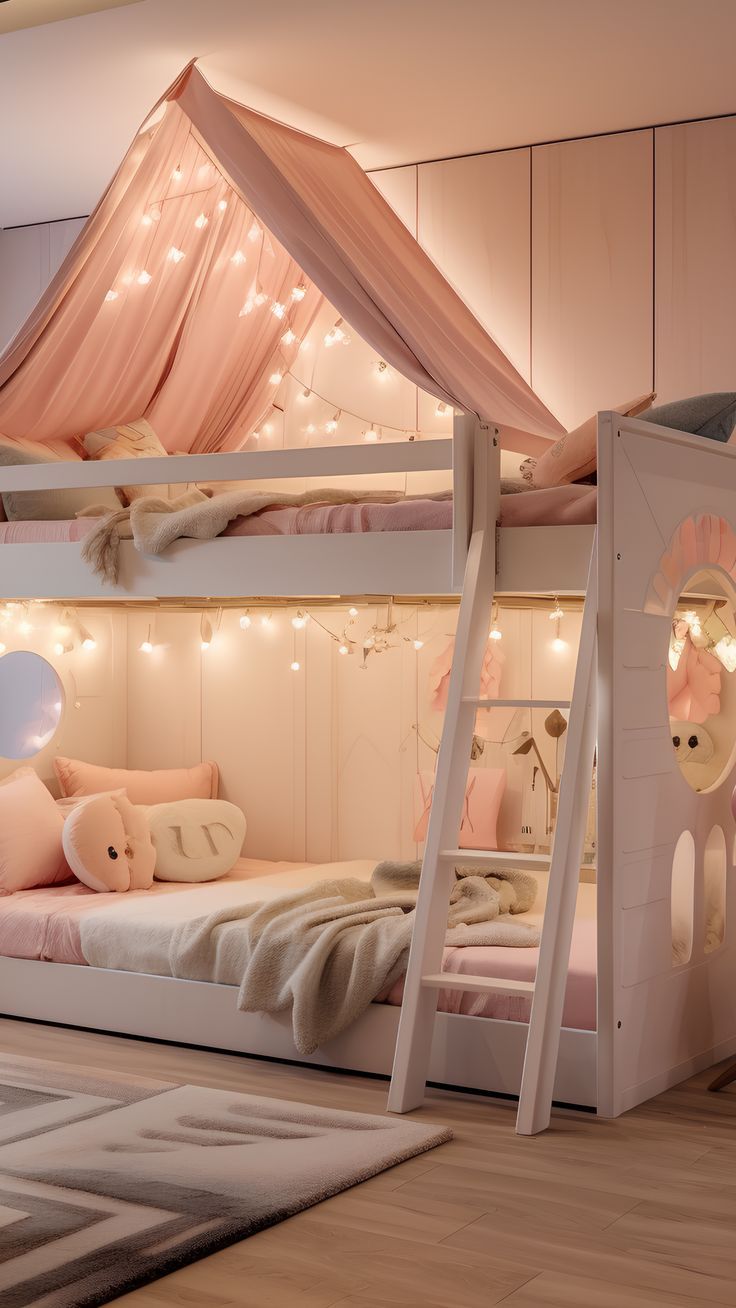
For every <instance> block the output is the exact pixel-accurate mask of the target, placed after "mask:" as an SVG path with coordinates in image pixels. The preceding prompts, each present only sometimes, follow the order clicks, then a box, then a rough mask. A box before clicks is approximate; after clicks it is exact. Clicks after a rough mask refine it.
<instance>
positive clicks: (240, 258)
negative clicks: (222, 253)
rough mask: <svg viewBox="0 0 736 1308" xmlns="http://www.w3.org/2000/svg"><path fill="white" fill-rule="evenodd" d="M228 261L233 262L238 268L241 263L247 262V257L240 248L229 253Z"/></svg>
mask: <svg viewBox="0 0 736 1308" xmlns="http://www.w3.org/2000/svg"><path fill="white" fill-rule="evenodd" d="M230 262H231V263H234V264H235V267H236V268H240V267H241V266H242V264H244V263H246V262H247V258H246V255H244V254H243V251H242V250H236V251H235V254H231V255H230Z"/></svg>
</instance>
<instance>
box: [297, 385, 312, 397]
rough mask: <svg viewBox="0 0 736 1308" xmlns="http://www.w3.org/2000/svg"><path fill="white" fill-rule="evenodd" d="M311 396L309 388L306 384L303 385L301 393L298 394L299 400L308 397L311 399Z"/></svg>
mask: <svg viewBox="0 0 736 1308" xmlns="http://www.w3.org/2000/svg"><path fill="white" fill-rule="evenodd" d="M311 398H312V392H311V391H310V389H309V387H308V386H305V387H304V390H303V391H302V393H301V395H300V396H299V399H300V400H309V399H311Z"/></svg>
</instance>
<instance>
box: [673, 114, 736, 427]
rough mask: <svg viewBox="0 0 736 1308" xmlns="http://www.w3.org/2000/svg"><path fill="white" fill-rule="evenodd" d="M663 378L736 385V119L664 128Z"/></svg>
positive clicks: (690, 389)
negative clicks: (735, 310)
mask: <svg viewBox="0 0 736 1308" xmlns="http://www.w3.org/2000/svg"><path fill="white" fill-rule="evenodd" d="M655 175H656V205H655V215H656V221H655V260H656V263H655V266H656V300H655V303H656V381H657V392H658V399H659V400H661V401H662V402H663V403H665V402H666V401H668V400H674V399H678V398H679V397H680V396H683V395H697V394H699V393H700V392H703V391H725V390H734V389H736V362H735V356H736V316H735V315H734V304H735V303H736V118H724V119H718V120H714V121H712V122H705V123H686V124H683V125H681V126H679V127H663V128H658V129H657V133H656V167H655Z"/></svg>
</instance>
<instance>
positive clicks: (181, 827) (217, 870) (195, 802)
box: [140, 799, 246, 881]
mask: <svg viewBox="0 0 736 1308" xmlns="http://www.w3.org/2000/svg"><path fill="white" fill-rule="evenodd" d="M140 812H141V813H142V814H143V815H144V816H145V818H146V820H147V822H148V827H149V830H150V833H151V840H152V841H153V845H154V848H155V850H156V871H155V873H154V875H155V876H156V879H157V880H158V881H214V880H215V878H216V877H223V876H225V874H226V873H227V872H229V871H230V870H231V868H233V867H234V866H235V864H236V863H237V861H238V859H239V858H240V851H241V849H242V847H243V841H244V839H245V830H246V822H245V817H244V816H243V814H242V813H241V811H240V809H239V808H236V806H235V805H234V804H228V803H227V802H226V801H225V800H224V799H180V800H178V801H177V802H176V803H174V804H154V805H153V806H152V807H149V808H145V809H144V808H142V809H141V810H140Z"/></svg>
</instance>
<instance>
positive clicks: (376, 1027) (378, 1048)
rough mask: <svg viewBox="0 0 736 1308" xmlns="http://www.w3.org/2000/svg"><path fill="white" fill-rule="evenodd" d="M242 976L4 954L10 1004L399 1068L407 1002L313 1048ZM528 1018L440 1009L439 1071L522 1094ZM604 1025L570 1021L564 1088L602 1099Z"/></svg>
mask: <svg viewBox="0 0 736 1308" xmlns="http://www.w3.org/2000/svg"><path fill="white" fill-rule="evenodd" d="M236 1001H237V991H236V989H235V987H233V986H225V985H217V984H215V983H210V982H205V981H184V980H179V979H176V978H173V977H164V976H145V975H142V974H141V973H138V972H116V971H112V970H110V971H108V970H105V969H100V968H93V967H78V966H75V965H72V964H62V963H46V962H38V961H36V960H32V959H16V958H0V1012H1V1013H2V1015H3V1016H7V1017H21V1018H30V1019H32V1020H35V1021H40V1022H54V1023H60V1024H61V1025H64V1026H75V1027H83V1028H88V1029H91V1030H98V1031H108V1032H112V1033H115V1034H118V1035H134V1036H145V1037H147V1038H149V1039H153V1040H168V1041H173V1042H175V1043H178V1044H185V1045H202V1046H204V1047H206V1048H213V1049H222V1050H225V1051H227V1052H230V1053H239V1054H252V1055H258V1056H260V1057H265V1058H281V1059H288V1060H289V1061H293V1062H298V1063H307V1064H312V1065H315V1066H320V1067H328V1068H340V1069H342V1070H345V1071H356V1072H371V1073H378V1074H380V1075H382V1076H388V1075H389V1074H390V1072H391V1064H392V1061H393V1055H394V1048H395V1045H396V1032H397V1028H398V1021H399V1013H400V1009H398V1008H396V1007H394V1006H392V1005H389V1004H371V1006H370V1008H369V1009H367V1011H366V1012H365V1013H364V1014H363V1016H362V1017H360V1018H359V1019H358V1021H357V1022H354V1023H353V1025H352V1026H351V1027H349V1029H348V1030H347V1031H345V1032H343V1034H342V1035H341V1036H339V1037H337V1038H336V1039H335V1040H331V1041H330V1042H329V1044H327V1045H325V1046H324V1048H322V1049H318V1050H316V1052H315V1053H314V1054H312V1055H311V1056H310V1057H308V1058H305V1057H304V1056H303V1055H302V1054H300V1053H299V1052H298V1051H297V1049H296V1048H295V1046H294V1043H293V1040H292V1036H291V1024H290V1016H289V1014H284V1015H283V1017H278V1018H277V1017H271V1016H268V1015H266V1014H262V1013H241V1012H240V1011H239V1010H238V1008H237V1003H236ZM526 1030H527V1028H526V1025H525V1024H523V1023H519V1022H505V1021H496V1020H494V1019H491V1018H483V1017H465V1016H463V1015H460V1014H454V1013H439V1014H438V1016H437V1025H436V1028H435V1037H434V1043H433V1047H432V1057H431V1063H430V1080H431V1081H434V1082H436V1083H437V1084H440V1085H448V1086H454V1087H457V1088H458V1089H467V1088H472V1089H475V1090H483V1091H487V1092H491V1093H495V1094H509V1095H516V1094H518V1091H519V1084H520V1081H521V1068H522V1063H523V1059H524V1047H525V1043H526ZM595 1041H596V1036H595V1032H594V1031H573V1030H569V1029H566V1030H563V1032H562V1042H561V1046H560V1060H559V1065H558V1069H557V1079H556V1081H555V1098H556V1099H557V1100H558V1101H559V1102H561V1103H566V1104H571V1105H578V1106H580V1107H589V1108H593V1107H595Z"/></svg>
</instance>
